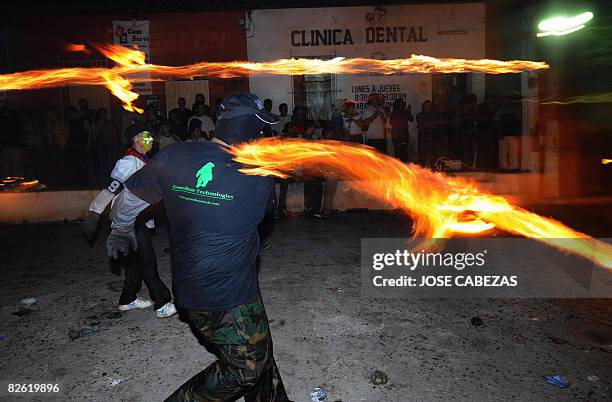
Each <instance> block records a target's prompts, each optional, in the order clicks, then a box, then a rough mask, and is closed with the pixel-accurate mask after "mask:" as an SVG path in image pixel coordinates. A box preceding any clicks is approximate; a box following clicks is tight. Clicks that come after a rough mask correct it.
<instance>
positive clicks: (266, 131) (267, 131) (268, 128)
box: [262, 99, 274, 137]
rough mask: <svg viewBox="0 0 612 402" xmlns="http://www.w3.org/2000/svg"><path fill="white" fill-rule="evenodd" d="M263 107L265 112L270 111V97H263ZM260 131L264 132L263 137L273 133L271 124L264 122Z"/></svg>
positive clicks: (270, 135)
mask: <svg viewBox="0 0 612 402" xmlns="http://www.w3.org/2000/svg"><path fill="white" fill-rule="evenodd" d="M263 107H264V110H265V111H266V112H268V113H272V99H264V101H263ZM262 131H263V133H264V137H272V136H273V135H274V134H273V132H272V125H271V124H266V125H265V127H264V128H263V130H262Z"/></svg>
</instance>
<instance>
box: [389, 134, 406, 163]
mask: <svg viewBox="0 0 612 402" xmlns="http://www.w3.org/2000/svg"><path fill="white" fill-rule="evenodd" d="M408 141H409V140H408V138H394V139H393V150H394V151H395V157H396V158H397V159H399V160H401V161H402V162H408V157H409V155H408V152H409V149H408V144H409V142H408Z"/></svg>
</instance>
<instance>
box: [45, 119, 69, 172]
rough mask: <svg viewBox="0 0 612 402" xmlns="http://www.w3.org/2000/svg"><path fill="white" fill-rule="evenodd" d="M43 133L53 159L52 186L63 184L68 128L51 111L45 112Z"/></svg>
mask: <svg viewBox="0 0 612 402" xmlns="http://www.w3.org/2000/svg"><path fill="white" fill-rule="evenodd" d="M44 125H45V132H46V135H47V138H48V141H49V144H50V147H51V154H52V159H53V167H52V168H51V170H53V172H54V175H53V176H54V177H53V179H52V180H51V183H53V184H60V183H63V182H64V177H65V176H66V166H65V165H66V163H65V159H66V145H67V144H68V128H67V127H66V125H65V124H64V122H63V121H62V120H61V119H60V118H59V117H58V116H57V114H56V113H55V112H53V111H50V112H47V113H46V114H45V116H44Z"/></svg>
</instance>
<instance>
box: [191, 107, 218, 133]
mask: <svg viewBox="0 0 612 402" xmlns="http://www.w3.org/2000/svg"><path fill="white" fill-rule="evenodd" d="M205 106H206V105H204V104H203V103H197V104H196V106H195V110H194V111H193V113H194V115H193V116H192V117H191V118H190V119H189V123H188V124H189V133H190V134H192V130H191V122H192V121H193V120H199V121H200V123H201V127H202V132H204V136H205V139H207V140H210V139H211V138H212V137H213V133H214V131H215V123H213V121H212V119H211V118H210V116H208V115H207V114H206V108H205Z"/></svg>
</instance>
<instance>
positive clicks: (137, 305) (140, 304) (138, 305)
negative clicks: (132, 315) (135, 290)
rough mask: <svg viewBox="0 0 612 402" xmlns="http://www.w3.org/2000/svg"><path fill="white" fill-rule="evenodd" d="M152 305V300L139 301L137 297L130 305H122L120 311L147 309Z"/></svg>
mask: <svg viewBox="0 0 612 402" xmlns="http://www.w3.org/2000/svg"><path fill="white" fill-rule="evenodd" d="M151 304H152V303H151V301H150V300H145V299H139V298H138V297H137V298H136V300H134V301H133V302H131V303H130V304H120V305H119V311H128V310H132V309H135V308H147V307H151Z"/></svg>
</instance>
